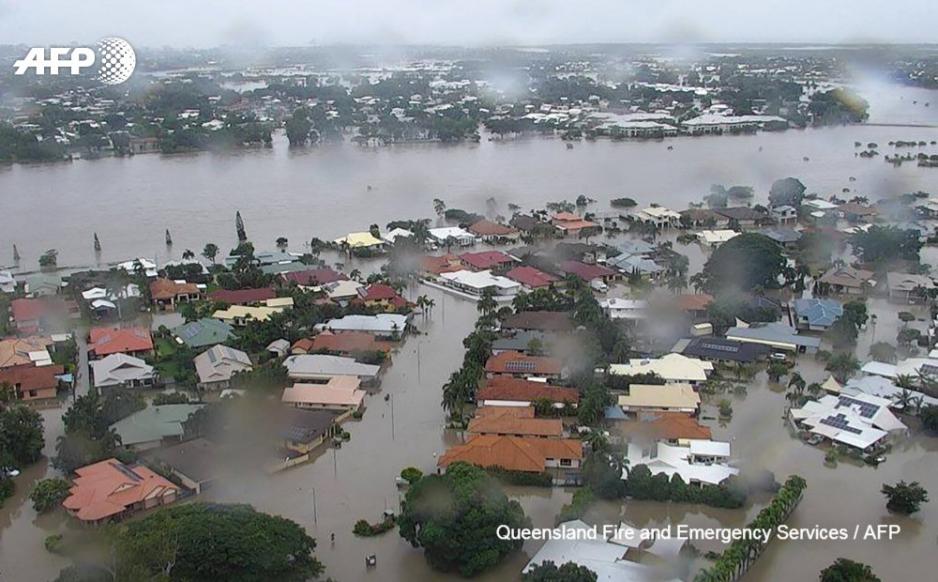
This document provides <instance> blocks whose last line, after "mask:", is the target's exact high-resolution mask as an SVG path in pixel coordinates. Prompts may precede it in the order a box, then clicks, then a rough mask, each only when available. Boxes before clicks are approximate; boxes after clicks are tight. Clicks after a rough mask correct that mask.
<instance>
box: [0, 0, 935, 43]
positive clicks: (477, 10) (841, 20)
mask: <svg viewBox="0 0 938 582" xmlns="http://www.w3.org/2000/svg"><path fill="white" fill-rule="evenodd" d="M936 24H938V11H936V10H935V6H934V3H933V2H931V1H930V0H910V1H908V2H903V3H902V5H901V9H897V6H896V5H895V4H892V3H888V2H880V1H878V0H853V1H849V2H847V1H843V0H835V1H831V2H816V1H810V0H784V1H783V0H771V1H763V2H738V1H727V0H718V1H715V2H708V3H706V4H705V5H700V4H694V3H690V2H686V1H682V0H664V1H661V2H654V3H647V2H643V3H638V2H623V1H620V0H590V1H586V2H566V1H559V0H545V1H541V2H522V1H517V0H477V1H476V2H471V3H467V2H453V1H442V2H424V1H420V0H403V1H395V2H389V1H386V0H359V1H355V2H348V1H339V0H325V1H320V2H301V1H295V0H294V1H287V0H274V1H272V2H245V1H237V2H222V1H218V0H210V1H205V2H189V1H182V0H167V1H163V2H159V3H146V4H142V3H136V2H129V1H126V0H121V1H115V0H101V1H98V2H63V1H58V0H32V1H30V2H21V1H16V0H2V1H0V40H2V42H3V43H5V44H19V43H23V44H37V43H39V44H51V43H57V42H58V43H61V42H73V41H74V42H88V41H92V40H96V39H98V38H101V37H103V36H108V35H119V36H122V37H124V38H127V39H128V40H130V41H131V42H132V43H134V44H135V45H138V46H151V47H161V46H173V47H211V46H219V45H226V44H235V45H251V44H255V45H273V46H304V45H310V44H334V43H355V44H444V45H469V46H473V45H538V44H565V43H599V42H602V43H613V42H614V43H623V42H641V43H647V42H667V43H688V42H691V43H699V42H799V43H925V42H931V41H933V40H934V39H935V35H934V31H935V27H936Z"/></svg>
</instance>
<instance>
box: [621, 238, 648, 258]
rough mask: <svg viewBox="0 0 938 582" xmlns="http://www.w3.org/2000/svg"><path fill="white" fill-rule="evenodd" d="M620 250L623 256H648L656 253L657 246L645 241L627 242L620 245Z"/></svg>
mask: <svg viewBox="0 0 938 582" xmlns="http://www.w3.org/2000/svg"><path fill="white" fill-rule="evenodd" d="M618 249H619V250H620V251H622V254H623V255H626V256H629V255H648V254H651V253H653V252H654V251H655V245H653V244H651V243H647V242H645V241H643V240H627V241H624V242H622V243H619V245H618Z"/></svg>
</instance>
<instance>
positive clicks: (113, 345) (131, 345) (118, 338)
mask: <svg viewBox="0 0 938 582" xmlns="http://www.w3.org/2000/svg"><path fill="white" fill-rule="evenodd" d="M90 337H91V341H90V346H89V347H88V349H89V351H93V352H94V353H95V355H96V356H107V355H110V354H127V353H135V352H146V351H150V350H152V349H153V339H152V338H151V337H150V330H148V329H147V328H145V327H127V328H123V329H116V328H111V327H93V328H91V334H90Z"/></svg>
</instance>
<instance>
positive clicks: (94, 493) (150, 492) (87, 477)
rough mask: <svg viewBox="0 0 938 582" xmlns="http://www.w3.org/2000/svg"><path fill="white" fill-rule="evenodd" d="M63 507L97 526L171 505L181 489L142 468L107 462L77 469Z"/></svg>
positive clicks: (140, 466) (107, 460)
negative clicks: (146, 510)
mask: <svg viewBox="0 0 938 582" xmlns="http://www.w3.org/2000/svg"><path fill="white" fill-rule="evenodd" d="M75 474H76V475H77V476H76V477H75V479H74V481H73V482H72V488H71V490H70V491H69V496H68V498H66V499H65V501H64V502H62V506H63V507H64V508H65V509H66V510H68V512H69V513H70V514H71V515H72V516H74V517H76V518H77V519H79V520H80V521H82V522H84V523H87V524H92V525H97V524H101V523H104V522H107V521H111V520H118V519H121V518H124V517H127V516H129V515H131V514H134V513H137V512H139V511H142V510H145V509H151V508H154V507H159V506H161V505H169V504H170V503H173V502H174V501H176V500H177V499H178V497H179V494H180V492H181V489H180V488H179V487H178V486H177V485H175V484H173V483H172V482H170V481H169V480H167V479H166V478H165V477H162V476H160V475H158V474H157V473H155V472H153V471H152V470H150V469H149V468H147V467H144V466H143V465H125V464H124V463H121V462H120V461H118V460H117V459H106V460H104V461H99V462H97V463H94V464H92V465H87V466H85V467H81V468H79V469H76V470H75Z"/></svg>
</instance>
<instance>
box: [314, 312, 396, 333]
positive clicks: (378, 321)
mask: <svg viewBox="0 0 938 582" xmlns="http://www.w3.org/2000/svg"><path fill="white" fill-rule="evenodd" d="M322 327H323V328H325V329H331V330H333V331H367V332H369V333H382V334H392V333H394V332H395V331H397V332H398V333H404V329H405V328H406V327H407V316H406V315H398V314H396V313H379V314H378V315H346V316H345V317H340V318H338V319H330V320H329V321H327V322H326V323H325V324H324V325H323V326H322Z"/></svg>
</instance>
